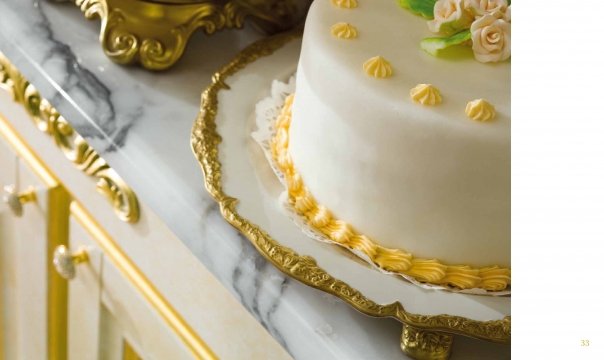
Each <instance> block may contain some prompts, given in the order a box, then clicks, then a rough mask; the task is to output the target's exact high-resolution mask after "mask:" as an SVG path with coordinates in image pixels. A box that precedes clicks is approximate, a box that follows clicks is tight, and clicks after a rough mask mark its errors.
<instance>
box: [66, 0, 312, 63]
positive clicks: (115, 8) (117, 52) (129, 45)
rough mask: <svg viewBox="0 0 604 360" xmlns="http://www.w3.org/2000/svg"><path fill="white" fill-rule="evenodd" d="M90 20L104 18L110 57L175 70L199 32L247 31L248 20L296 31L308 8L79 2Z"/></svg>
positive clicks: (280, 1)
mask: <svg viewBox="0 0 604 360" xmlns="http://www.w3.org/2000/svg"><path fill="white" fill-rule="evenodd" d="M75 5H76V6H78V7H79V8H80V10H81V11H82V12H83V13H84V16H85V17H86V18H87V19H93V18H97V17H98V18H99V19H100V20H101V31H100V35H99V40H100V41H101V46H102V48H103V51H104V52H105V54H106V55H107V56H108V57H109V58H110V59H111V60H113V61H115V62H117V63H119V64H132V63H139V64H141V65H142V66H143V67H145V68H147V69H150V70H163V69H166V68H168V67H170V66H172V65H173V64H174V63H175V62H176V61H177V60H178V59H179V58H180V57H181V56H182V54H183V52H184V50H185V47H186V45H187V42H188V40H189V38H190V36H191V34H193V33H194V32H195V31H196V30H198V29H203V30H204V31H205V33H206V34H212V33H214V32H216V31H217V30H221V29H223V28H242V27H243V24H244V21H245V20H246V18H248V17H249V18H250V19H251V20H252V21H253V22H254V23H255V25H256V26H258V27H260V28H261V29H262V30H264V31H265V32H268V33H271V32H272V33H274V32H277V31H282V30H285V29H288V28H291V27H293V26H294V25H296V24H297V23H298V21H299V20H300V19H301V17H302V14H303V12H304V11H305V10H306V9H305V8H300V4H299V3H297V2H296V1H295V0H260V1H259V0H231V1H224V0H223V1H219V0H200V1H178V0H169V1H163V2H160V1H147V0H75Z"/></svg>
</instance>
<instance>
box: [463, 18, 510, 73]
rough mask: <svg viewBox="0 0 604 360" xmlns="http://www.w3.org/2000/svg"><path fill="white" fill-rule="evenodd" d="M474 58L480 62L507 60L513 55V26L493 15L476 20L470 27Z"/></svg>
mask: <svg viewBox="0 0 604 360" xmlns="http://www.w3.org/2000/svg"><path fill="white" fill-rule="evenodd" d="M470 32H471V34H472V50H473V51H474V57H475V58H476V60H478V61H480V62H497V61H504V60H507V59H508V58H509V57H510V55H511V54H512V26H511V25H510V23H509V22H507V21H505V20H503V19H498V18H496V17H495V16H492V15H484V16H483V17H480V18H478V19H476V21H474V22H473V23H472V26H471V27H470Z"/></svg>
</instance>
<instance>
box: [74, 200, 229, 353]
mask: <svg viewBox="0 0 604 360" xmlns="http://www.w3.org/2000/svg"><path fill="white" fill-rule="evenodd" d="M70 210H71V214H72V216H73V217H74V218H75V219H76V220H77V221H78V223H79V224H80V225H81V226H82V227H83V228H84V229H85V230H86V231H87V232H88V233H89V234H90V236H91V237H92V238H93V239H94V240H95V241H96V243H97V245H99V247H100V248H101V249H102V251H103V253H104V254H105V255H107V256H108V257H109V258H110V259H111V261H112V262H113V264H115V266H116V267H117V268H118V269H119V270H120V272H121V273H122V274H123V275H124V276H125V277H126V278H127V279H128V280H129V281H130V283H131V284H133V285H134V286H135V287H136V288H137V289H138V291H139V292H140V293H141V294H142V295H143V297H144V298H145V299H146V300H147V301H148V302H149V304H151V306H152V307H153V308H154V309H155V310H156V311H157V312H158V313H159V315H160V316H161V317H162V318H163V319H164V321H166V323H167V324H168V326H170V328H171V329H172V330H174V332H175V333H176V334H177V335H178V336H179V337H180V338H181V340H182V341H183V342H184V343H185V345H186V346H187V347H188V348H189V350H191V352H192V353H193V354H194V355H195V357H196V358H198V359H218V357H217V356H216V355H215V354H214V353H213V352H212V350H211V349H210V347H209V346H208V345H207V344H206V343H205V342H204V341H203V340H202V339H201V338H200V337H199V335H197V334H196V333H195V332H194V331H193V329H192V328H191V326H190V325H189V324H187V322H186V321H185V320H184V319H183V318H182V316H181V315H180V314H179V313H178V312H177V311H176V310H175V309H174V308H173V307H172V306H171V305H170V304H169V303H168V301H167V300H166V299H165V298H164V297H163V296H162V295H161V294H160V293H159V291H158V290H157V289H156V288H155V286H154V285H153V284H151V282H150V281H149V280H148V279H147V278H146V277H145V275H144V274H143V273H142V272H141V271H140V269H138V268H137V267H136V265H134V263H133V262H132V260H130V258H129V257H128V256H127V255H126V254H125V253H124V252H123V251H122V250H121V249H120V248H119V247H118V245H117V244H116V243H115V241H114V240H113V239H112V238H111V237H110V236H109V234H107V233H106V232H105V230H104V229H103V228H101V226H100V225H99V224H98V223H97V222H96V220H94V218H93V217H92V216H91V215H90V213H89V212H88V211H87V210H86V209H84V207H83V206H82V205H81V204H80V203H78V202H77V201H74V202H72V203H71V207H70Z"/></svg>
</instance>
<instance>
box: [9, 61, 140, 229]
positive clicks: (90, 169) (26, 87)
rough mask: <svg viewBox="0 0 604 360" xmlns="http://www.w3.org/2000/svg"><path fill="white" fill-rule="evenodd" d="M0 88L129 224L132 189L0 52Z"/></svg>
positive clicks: (134, 202) (135, 208)
mask: <svg viewBox="0 0 604 360" xmlns="http://www.w3.org/2000/svg"><path fill="white" fill-rule="evenodd" d="M0 88H2V89H4V90H6V91H8V92H9V93H10V94H11V95H12V97H13V99H14V100H15V102H17V103H20V104H22V105H23V107H24V108H25V110H26V111H27V113H28V114H29V115H30V117H31V118H32V120H33V121H34V124H35V125H36V127H37V128H38V129H39V130H40V131H42V132H44V133H46V134H48V135H50V136H51V137H52V138H53V140H54V143H55V144H56V145H57V146H58V147H59V149H61V151H62V152H63V154H64V155H65V156H66V157H67V158H68V159H69V160H70V161H71V162H72V163H73V164H74V165H75V166H76V167H77V168H78V169H79V170H81V171H82V172H83V173H85V174H86V175H88V176H91V177H93V178H95V179H96V180H97V183H96V186H97V190H98V191H99V192H100V193H101V194H103V195H104V196H105V197H106V198H107V199H108V200H109V201H110V203H111V206H112V207H113V210H114V212H115V213H116V215H117V216H118V217H119V218H120V220H122V221H125V222H129V223H135V222H137V221H138V219H139V217H140V210H139V205H138V199H137V197H136V195H135V194H134V192H133V191H132V189H131V188H130V187H129V186H128V185H127V184H126V183H125V182H124V180H123V179H122V178H121V177H120V176H119V175H118V174H117V173H116V172H115V170H113V169H112V168H111V167H109V165H108V164H107V162H106V161H105V160H104V159H103V158H101V156H100V155H99V154H98V153H97V152H96V151H95V150H94V149H92V147H90V145H88V143H86V141H85V140H84V139H83V138H82V137H81V136H80V135H79V134H78V133H77V132H76V131H74V130H73V128H72V127H71V125H69V123H68V122H67V121H66V120H65V118H63V116H61V115H60V114H59V112H58V111H57V110H56V109H55V108H54V107H53V106H52V105H51V104H50V103H49V102H48V101H47V100H46V99H44V98H43V97H42V96H41V95H40V93H39V92H38V91H37V90H36V88H35V87H34V86H33V85H32V84H30V83H29V81H27V79H25V77H24V76H23V75H22V74H21V73H20V72H19V70H17V68H16V67H15V66H14V65H13V64H12V63H11V62H10V61H9V60H8V59H7V58H6V57H5V56H4V55H3V54H2V53H1V52H0Z"/></svg>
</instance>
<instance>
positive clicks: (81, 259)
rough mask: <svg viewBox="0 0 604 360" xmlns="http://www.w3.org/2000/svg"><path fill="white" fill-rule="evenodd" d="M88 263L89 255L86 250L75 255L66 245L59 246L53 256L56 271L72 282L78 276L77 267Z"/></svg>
mask: <svg viewBox="0 0 604 360" xmlns="http://www.w3.org/2000/svg"><path fill="white" fill-rule="evenodd" d="M87 261H88V253H87V252H86V250H84V249H82V248H81V249H79V250H78V251H76V252H75V253H72V252H71V250H69V249H68V248H67V246H65V245H59V246H57V248H56V249H55V252H54V254H53V256H52V263H53V264H54V266H55V270H57V272H58V273H59V275H61V277H62V278H64V279H66V280H71V279H73V278H74V277H75V276H76V265H77V264H81V263H85V262H87Z"/></svg>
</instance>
